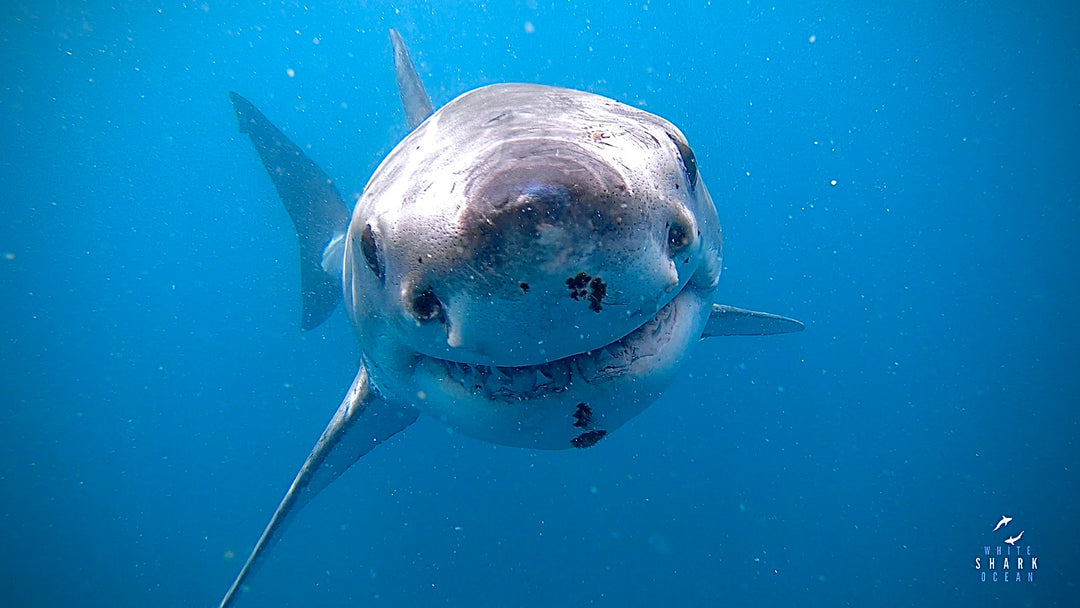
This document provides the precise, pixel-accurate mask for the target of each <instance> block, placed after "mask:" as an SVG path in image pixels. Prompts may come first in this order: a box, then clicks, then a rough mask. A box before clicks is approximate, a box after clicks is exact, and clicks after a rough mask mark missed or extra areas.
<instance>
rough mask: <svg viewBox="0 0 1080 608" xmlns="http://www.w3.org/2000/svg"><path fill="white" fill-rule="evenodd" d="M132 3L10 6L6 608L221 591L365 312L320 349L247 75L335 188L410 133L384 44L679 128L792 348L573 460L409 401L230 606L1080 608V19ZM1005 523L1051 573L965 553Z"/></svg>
mask: <svg viewBox="0 0 1080 608" xmlns="http://www.w3.org/2000/svg"><path fill="white" fill-rule="evenodd" d="M131 4H132V6H126V5H120V6H114V5H113V4H111V3H103V2H88V3H77V2H58V3H25V2H22V3H20V2H5V3H4V4H3V6H2V8H0V59H2V61H0V83H2V85H0V142H2V143H3V152H2V153H0V195H2V197H3V203H2V206H0V294H2V296H3V297H2V298H0V319H2V321H0V370H2V371H0V416H2V417H0V604H3V605H6V606H27V607H31V606H32V607H37V606H74V605H80V606H109V607H120V606H212V605H216V602H218V601H219V600H220V597H221V595H222V594H223V593H224V591H225V590H226V589H227V588H228V586H229V584H230V583H231V582H232V579H233V577H234V576H235V575H236V573H237V572H238V571H239V568H240V566H241V564H242V562H243V559H244V557H246V555H247V552H248V551H249V550H250V548H251V546H252V544H253V543H254V542H255V540H256V538H257V537H258V535H259V533H260V532H261V531H262V529H263V526H264V525H265V523H266V521H267V519H268V517H269V515H270V513H271V511H272V510H273V508H274V506H275V505H276V504H277V502H278V500H279V499H280V497H281V495H282V493H283V492H284V490H285V489H286V487H287V486H288V484H289V482H290V481H291V480H292V478H293V475H294V474H295V472H296V470H297V468H298V467H299V465H300V463H301V462H302V461H303V459H304V457H305V456H306V455H307V453H308V450H309V449H310V448H311V446H312V445H313V444H314V441H315V439H316V438H317V437H318V435H319V433H320V432H321V431H322V429H323V427H324V425H325V424H326V422H327V421H328V420H329V418H330V415H331V414H332V412H333V410H334V408H335V407H336V406H337V403H338V402H339V399H340V397H341V395H342V394H343V392H344V391H345V389H346V387H347V386H348V384H349V382H350V380H351V379H352V375H353V372H354V371H355V365H356V360H357V356H358V351H357V347H356V344H355V342H354V340H353V337H352V336H351V334H350V330H349V328H348V325H347V322H346V320H345V318H344V315H343V314H342V313H341V312H340V311H339V312H338V313H337V314H336V315H335V316H334V317H333V318H332V319H331V320H330V321H329V322H328V323H326V324H325V325H324V326H322V327H320V328H319V329H318V330H316V331H313V332H309V333H307V334H301V333H300V332H299V331H298V329H297V327H298V322H299V319H300V310H299V291H298V290H299V276H298V258H297V245H296V243H295V236H294V234H293V229H292V226H291V225H290V223H289V219H288V216H287V215H286V214H285V212H284V210H283V209H282V208H281V206H280V204H279V203H278V201H277V198H276V195H275V193H274V191H273V188H272V186H271V183H270V181H269V180H268V179H267V177H266V174H265V172H264V171H263V169H262V167H261V166H260V164H259V162H258V159H257V157H256V155H255V154H254V152H253V150H252V149H251V145H250V142H248V141H247V139H246V137H245V136H243V135H241V134H240V133H238V132H237V127H236V121H235V116H234V114H233V112H232V109H231V107H230V104H229V99H228V95H227V92H228V91H230V90H235V91H238V92H240V93H241V94H242V95H245V96H247V97H248V98H250V99H251V100H252V101H253V102H255V103H256V105H258V106H259V107H260V108H261V109H262V110H263V111H264V112H265V113H266V114H267V115H268V116H269V117H270V118H271V119H272V120H274V121H275V122H276V123H277V124H278V125H279V126H280V127H281V128H282V129H283V130H285V131H286V132H287V133H289V134H290V135H291V136H292V137H293V139H294V140H295V141H297V142H299V143H300V144H301V145H303V146H305V147H307V149H308V151H309V153H310V155H311V156H312V158H313V159H314V160H315V161H316V162H318V163H319V164H320V165H321V166H322V167H323V168H324V169H325V170H326V171H327V172H328V173H329V174H330V175H331V176H333V177H334V178H335V180H337V183H338V184H339V185H340V186H341V188H342V189H343V191H344V192H345V193H346V194H347V196H348V195H349V194H350V193H355V192H357V191H359V190H360V189H361V188H362V187H363V185H364V183H365V181H366V179H367V177H368V176H369V175H370V173H371V171H372V170H373V169H374V167H375V165H376V164H377V163H378V161H379V160H380V159H381V157H382V156H383V155H385V154H386V153H387V152H388V151H389V150H390V149H391V148H392V147H393V145H394V143H395V142H396V141H397V140H398V139H399V138H400V137H402V136H403V135H404V134H405V131H406V129H405V126H404V116H403V112H402V110H401V108H400V104H399V100H398V98H397V91H396V88H395V83H394V78H393V71H392V68H391V54H390V45H389V42H388V39H387V30H388V28H390V27H396V28H398V29H400V30H401V32H402V34H403V35H404V36H405V39H406V40H407V42H408V43H409V45H410V47H411V48H412V50H413V55H414V59H415V60H416V61H417V64H418V68H419V71H420V73H421V75H422V77H423V78H424V79H425V83H426V85H427V88H428V91H429V93H430V94H431V96H432V98H433V101H434V102H435V103H436V105H439V104H442V103H445V102H447V101H449V100H450V99H452V98H453V97H454V96H455V95H457V94H459V93H461V92H464V91H466V90H468V89H470V88H472V87H475V86H478V85H481V84H486V83H492V82H499V81H525V82H540V83H545V84H556V85H562V86H569V87H575V88H581V89H586V90H589V91H593V92H597V93H601V94H604V95H607V96H610V97H613V98H616V99H619V100H621V101H624V102H626V103H630V104H633V105H638V106H641V107H644V108H645V109H648V110H650V111H652V112H655V113H658V114H660V115H662V116H665V117H667V118H668V119H670V120H672V121H673V122H675V123H676V124H678V125H679V126H680V127H681V128H682V130H683V131H684V132H685V133H686V134H687V136H688V137H689V139H690V142H691V144H692V145H693V146H694V149H695V151H696V153H697V158H698V163H699V166H700V169H701V172H702V175H703V176H704V178H705V180H706V183H707V184H708V185H709V188H710V190H711V191H712V193H713V198H714V199H715V201H716V204H717V207H718V209H719V213H720V217H721V220H722V221H723V224H724V236H725V258H724V264H725V270H724V275H723V276H722V277H721V289H720V293H719V295H718V299H720V300H722V301H724V302H726V303H730V304H734V305H739V306H745V307H750V308H757V309H765V310H769V311H772V312H777V313H783V314H788V315H792V316H796V317H798V318H800V319H802V320H803V321H805V322H806V323H807V329H806V331H805V332H803V333H800V334H794V335H788V336H779V337H773V338H758V339H749V338H726V339H720V338H717V339H713V340H710V341H707V342H703V343H702V344H700V346H699V347H698V349H697V351H696V353H695V355H694V358H693V360H692V361H691V363H690V364H689V365H688V366H687V369H686V370H685V371H684V372H683V373H682V374H681V375H680V377H679V378H678V380H677V381H676V382H675V384H674V386H673V387H672V388H671V389H670V390H669V391H668V392H667V393H666V395H665V396H664V397H663V398H662V399H661V400H660V401H658V402H657V403H656V404H654V405H653V406H652V407H651V408H650V409H649V410H647V411H646V412H645V413H644V414H643V415H641V416H639V417H637V418H636V419H635V420H633V421H632V422H631V423H630V424H628V425H627V426H626V427H624V428H623V429H621V430H619V431H618V432H616V433H613V434H611V435H610V436H608V437H607V438H605V439H604V440H603V441H601V442H600V443H599V444H598V445H597V446H595V447H593V448H590V449H588V450H572V451H565V452H556V453H549V452H533V451H529V450H523V449H513V448H504V447H494V446H491V445H488V444H484V443H481V442H478V441H474V440H471V439H468V438H464V437H461V436H455V435H451V434H449V433H447V432H446V431H445V430H444V429H443V428H442V427H441V426H440V425H438V424H437V423H435V422H434V421H432V420H429V419H421V421H420V422H418V423H417V424H415V425H414V426H413V427H411V428H410V429H408V430H407V431H406V432H405V433H403V434H402V435H401V436H399V437H398V438H396V439H395V440H393V441H391V442H390V443H389V444H388V445H385V446H382V447H380V448H378V449H377V450H375V451H374V452H372V453H371V454H370V455H368V456H367V457H365V458H364V459H363V460H362V461H361V463H360V464H359V465H358V466H356V467H354V468H353V470H351V471H350V472H349V473H348V474H347V475H345V476H344V477H343V478H342V479H341V480H340V481H338V482H337V483H336V484H335V485H333V486H332V487H331V488H330V489H328V490H327V491H326V492H324V493H323V494H322V495H321V496H319V497H318V499H317V500H315V501H314V502H313V503H312V504H311V505H310V506H309V507H307V508H306V509H305V511H304V512H303V513H302V515H301V517H300V518H299V520H298V521H297V522H296V524H295V525H293V526H292V527H291V528H290V529H289V531H288V534H287V536H286V537H285V539H284V540H283V542H282V543H281V544H280V545H279V546H278V547H277V548H276V550H275V551H274V553H273V554H272V555H271V557H270V559H269V561H268V562H267V564H266V566H265V568H264V569H263V570H261V571H260V572H259V573H258V574H257V575H256V576H255V578H254V579H253V580H252V581H251V583H252V590H251V592H250V593H249V594H247V595H246V596H245V598H244V603H243V604H242V605H244V606H260V605H261V606H267V605H274V606H414V605H423V606H470V607H473V606H528V607H533V606H657V605H672V606H697V605H732V606H766V605H801V606H841V605H843V606H866V605H889V606H907V605H913V604H917V605H937V606H959V605H984V604H986V603H988V602H990V601H992V600H998V601H999V602H1000V603H1001V605H1021V604H1022V605H1036V606H1042V605H1058V606H1075V605H1078V604H1077V602H1078V598H1080V590H1078V588H1077V580H1076V573H1077V564H1078V563H1080V562H1078V555H1077V550H1078V547H1080V531H1078V530H1080V528H1078V526H1077V525H1076V516H1077V515H1078V513H1080V479H1078V469H1080V462H1078V460H1080V448H1078V446H1077V441H1076V439H1075V437H1076V436H1077V433H1078V430H1080V424H1078V418H1080V416H1078V404H1080V373H1078V371H1077V370H1078V365H1080V349H1078V346H1077V345H1078V343H1080V316H1078V315H1077V314H1076V304H1077V302H1078V301H1080V267H1078V261H1080V244H1078V243H1080V240H1078V239H1077V236H1076V235H1077V234H1078V232H1080V194H1078V192H1080V188H1078V187H1080V144H1078V142H1080V76H1078V75H1080V43H1078V39H1080V38H1078V36H1077V33H1078V32H1080V9H1078V5H1077V4H1076V3H1074V2H1057V3H1020V2H1013V3H1006V2H968V3H944V4H946V5H949V6H944V7H943V6H941V4H942V3H938V2H915V3H908V2H903V3H901V2H894V3H864V2H854V1H845V2H838V3H826V2H786V1H779V2H773V3H759V2H754V1H751V2H730V3H729V2H717V1H713V2H711V3H710V2H705V1H703V0H696V1H692V2H686V1H681V2H670V3H665V2H647V3H641V2H635V3H631V4H623V3H617V2H613V3H610V4H607V5H604V6H601V5H600V3H593V2H584V1H582V2H566V1H563V0H557V1H554V2H551V1H546V0H545V1H528V2H515V3H494V2H493V3H488V6H487V7H483V6H481V7H479V8H478V7H477V6H476V3H474V2H460V1H455V2H450V1H447V2H436V3H431V4H429V3H420V2H414V3H411V4H398V5H391V4H388V3H383V2H358V3H341V5H339V6H332V5H331V3H313V4H317V5H318V6H317V7H316V6H312V7H310V8H305V7H304V6H302V4H296V3H293V2H279V1H278V0H271V1H270V2H268V3H264V4H257V5H254V7H248V6H247V3H238V6H230V5H227V4H225V3H220V2H209V1H208V2H205V3H203V2H188V3H180V2H165V3H160V4H155V3H138V2H137V3H131ZM868 4H885V5H887V6H886V7H875V8H868V7H867V5H868ZM954 4H958V6H953V5H954ZM888 5H892V7H891V8H890V7H888ZM833 180H835V185H833V183H832V182H833ZM1002 514H1006V515H1009V516H1012V517H1013V518H1014V521H1013V522H1012V523H1011V524H1009V526H1008V527H1007V528H1006V531H1010V532H1015V531H1019V530H1020V529H1022V530H1024V531H1025V534H1024V536H1023V539H1022V542H1020V543H1018V545H1022V546H1027V547H1030V550H1031V552H1032V555H1037V556H1038V560H1039V562H1038V570H1037V571H1033V574H1034V578H1033V580H1032V581H1030V582H1029V581H1027V579H1026V578H1024V579H1023V580H1022V581H1021V582H1014V581H1011V582H1009V583H1003V582H1000V581H999V582H993V580H992V579H990V580H988V581H987V582H983V581H981V580H980V572H983V573H985V572H986V570H985V568H986V565H985V561H984V562H983V568H984V569H983V570H981V571H979V570H976V569H975V567H974V558H975V557H976V556H978V555H983V548H984V546H990V545H993V546H994V547H996V546H1000V545H1001V538H1003V537H1001V536H1000V535H998V534H996V533H991V529H992V526H993V525H994V523H995V522H996V521H997V520H998V519H999V518H1000V516H1001V515H1002ZM1013 563H1014V564H1015V561H1014V562H1013ZM998 568H999V569H1000V564H999V566H998ZM1014 568H1015V566H1014ZM998 572H999V573H1000V572H1002V571H1000V570H998Z"/></svg>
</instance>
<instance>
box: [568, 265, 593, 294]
mask: <svg viewBox="0 0 1080 608" xmlns="http://www.w3.org/2000/svg"><path fill="white" fill-rule="evenodd" d="M591 278H592V277H590V276H589V275H587V274H585V273H584V272H579V273H577V274H576V275H574V276H572V277H570V278H569V279H566V286H567V287H568V288H569V289H570V297H571V298H573V299H574V300H580V299H581V298H584V297H585V296H587V295H589V294H588V292H587V291H586V290H585V288H586V287H588V286H589V279H591Z"/></svg>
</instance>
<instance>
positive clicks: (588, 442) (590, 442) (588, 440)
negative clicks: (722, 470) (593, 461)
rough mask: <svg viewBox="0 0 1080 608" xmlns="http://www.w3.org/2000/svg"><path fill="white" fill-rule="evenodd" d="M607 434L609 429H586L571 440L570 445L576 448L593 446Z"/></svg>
mask: <svg viewBox="0 0 1080 608" xmlns="http://www.w3.org/2000/svg"><path fill="white" fill-rule="evenodd" d="M604 435H607V431H585V432H584V433H582V434H580V435H578V436H577V437H574V438H573V439H571V440H570V445H572V446H574V447H575V448H591V447H592V446H594V445H596V443H597V442H598V441H600V440H601V439H603V438H604Z"/></svg>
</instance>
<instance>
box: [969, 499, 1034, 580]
mask: <svg viewBox="0 0 1080 608" xmlns="http://www.w3.org/2000/svg"><path fill="white" fill-rule="evenodd" d="M1012 520H1013V518H1012V517H1009V516H1007V515H1002V516H1001V519H1000V520H998V522H997V525H996V526H994V529H993V530H992V531H991V532H998V531H999V530H1001V531H1002V532H1003V533H1004V534H1006V537H1005V539H1004V540H1002V541H1001V542H1002V543H1004V544H1003V545H1001V544H999V545H996V546H994V545H984V546H983V551H982V553H983V554H982V555H976V557H975V571H976V572H978V573H979V580H980V581H981V582H984V583H985V582H987V581H990V582H995V583H997V582H1005V583H1020V582H1024V581H1026V582H1029V583H1030V582H1034V580H1035V572H1036V571H1038V569H1039V558H1038V556H1037V555H1035V553H1034V552H1033V550H1032V548H1031V545H1019V544H1017V543H1019V542H1020V539H1021V538H1023V537H1024V531H1023V530H1020V531H1019V532H1018V533H1017V534H1016V535H1015V536H1013V535H1012V532H1014V531H1015V527H1014V528H1013V530H1003V528H1006V527H1008V525H1009V523H1011V522H1012ZM998 538H1000V537H998Z"/></svg>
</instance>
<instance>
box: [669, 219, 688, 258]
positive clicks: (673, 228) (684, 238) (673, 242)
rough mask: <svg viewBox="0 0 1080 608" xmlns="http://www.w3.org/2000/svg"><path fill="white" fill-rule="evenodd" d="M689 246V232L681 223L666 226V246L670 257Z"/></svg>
mask: <svg viewBox="0 0 1080 608" xmlns="http://www.w3.org/2000/svg"><path fill="white" fill-rule="evenodd" d="M689 244H690V231H689V230H688V229H687V228H686V226H684V225H682V223H681V222H672V223H671V224H668V233H667V245H668V252H669V253H671V254H672V255H674V254H677V253H679V252H680V251H682V250H683V249H686V247H687V246H688V245H689Z"/></svg>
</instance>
